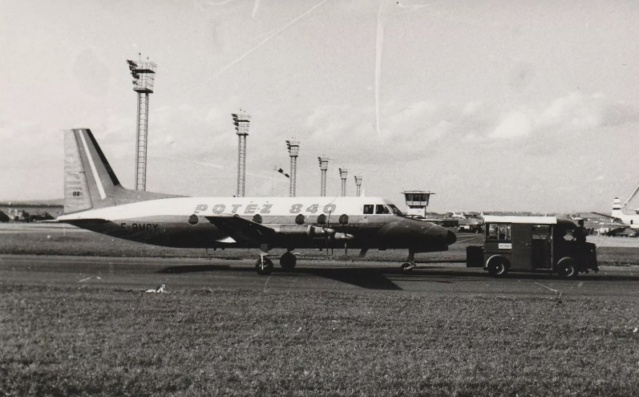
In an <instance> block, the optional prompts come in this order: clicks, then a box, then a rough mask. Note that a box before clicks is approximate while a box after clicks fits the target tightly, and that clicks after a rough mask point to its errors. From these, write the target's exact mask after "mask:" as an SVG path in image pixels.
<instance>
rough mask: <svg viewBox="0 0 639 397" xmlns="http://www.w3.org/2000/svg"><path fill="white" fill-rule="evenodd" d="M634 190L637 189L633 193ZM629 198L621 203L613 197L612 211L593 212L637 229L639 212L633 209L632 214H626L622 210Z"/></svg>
mask: <svg viewBox="0 0 639 397" xmlns="http://www.w3.org/2000/svg"><path fill="white" fill-rule="evenodd" d="M636 192H637V191H636V190H635V193H636ZM632 197H634V194H633V195H632V196H631V198H632ZM631 198H630V199H631ZM630 199H628V200H626V202H625V203H624V204H623V205H622V204H621V200H620V199H619V197H615V199H614V200H613V201H612V212H611V213H610V215H607V214H601V213H599V212H594V214H597V215H601V216H605V217H607V218H609V219H612V220H613V221H614V222H615V223H618V224H623V225H626V226H627V227H629V228H631V229H632V230H635V231H639V214H638V213H637V211H635V213H634V214H626V213H625V212H624V210H625V208H626V206H627V205H628V201H630Z"/></svg>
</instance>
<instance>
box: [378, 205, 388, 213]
mask: <svg viewBox="0 0 639 397" xmlns="http://www.w3.org/2000/svg"><path fill="white" fill-rule="evenodd" d="M375 213H376V214H390V210H389V209H388V207H387V206H385V205H384V204H377V205H376V206H375Z"/></svg>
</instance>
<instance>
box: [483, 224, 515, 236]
mask: <svg viewBox="0 0 639 397" xmlns="http://www.w3.org/2000/svg"><path fill="white" fill-rule="evenodd" d="M487 234H488V235H487V238H488V239H489V240H510V224H491V225H489V226H488V233H487Z"/></svg>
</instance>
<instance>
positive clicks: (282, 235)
mask: <svg viewBox="0 0 639 397" xmlns="http://www.w3.org/2000/svg"><path fill="white" fill-rule="evenodd" d="M56 222H62V223H68V224H71V225H75V226H77V227H80V228H84V229H88V230H91V231H94V232H97V233H102V234H106V235H109V236H112V237H117V238H121V239H126V240H132V241H137V242H141V243H146V244H153V245H160V246H168V247H181V248H214V249H217V248H235V247H242V248H247V247H248V248H259V249H260V256H259V258H258V259H257V262H256V263H255V268H256V270H257V272H258V274H261V275H268V274H270V273H271V272H272V270H273V262H272V261H271V260H270V259H269V258H268V256H267V255H268V252H269V250H270V249H272V248H284V249H286V252H285V253H284V254H283V255H282V256H281V257H280V265H281V267H282V269H283V270H284V271H291V270H293V269H294V267H295V265H296V262H297V258H296V256H295V255H294V254H293V253H292V251H293V250H294V249H297V248H317V249H329V248H345V249H347V248H359V249H361V253H360V256H363V255H365V254H366V251H368V250H369V249H371V248H377V249H380V250H385V249H407V250H408V259H407V261H406V262H405V263H403V264H402V265H401V269H402V270H403V271H405V272H410V271H411V270H412V269H413V268H414V267H415V258H414V255H415V253H418V252H434V251H446V250H448V246H449V245H451V244H453V243H454V242H455V240H456V236H455V234H454V233H453V232H450V231H449V230H447V229H445V228H443V227H440V226H437V225H435V224H433V223H430V222H425V221H420V220H416V219H411V218H408V217H406V216H404V215H403V214H402V213H401V211H399V210H398V209H397V207H396V206H395V205H393V203H392V202H390V201H388V200H385V199H383V198H377V197H323V196H322V197H185V196H177V195H170V194H163V193H153V192H146V191H135V190H129V189H126V188H124V187H123V186H122V185H121V184H120V182H119V180H118V178H117V176H116V174H115V172H114V171H113V168H111V166H110V165H109V162H108V160H107V159H106V156H105V155H104V153H103V152H102V149H101V148H100V146H99V145H98V142H97V141H96V139H95V137H94V136H93V133H92V132H91V131H90V130H89V129H85V128H78V129H72V130H66V131H65V181H64V214H63V215H61V216H59V217H58V218H57V219H56Z"/></svg>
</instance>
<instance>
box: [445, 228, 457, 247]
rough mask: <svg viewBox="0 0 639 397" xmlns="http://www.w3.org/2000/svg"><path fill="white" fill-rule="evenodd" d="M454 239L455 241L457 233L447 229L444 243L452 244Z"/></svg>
mask: <svg viewBox="0 0 639 397" xmlns="http://www.w3.org/2000/svg"><path fill="white" fill-rule="evenodd" d="M455 241H457V235H455V233H453V232H451V231H450V230H449V231H448V234H446V245H451V244H454V243H455Z"/></svg>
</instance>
